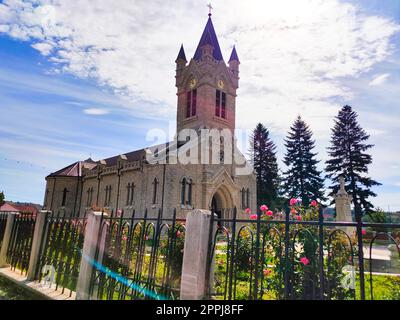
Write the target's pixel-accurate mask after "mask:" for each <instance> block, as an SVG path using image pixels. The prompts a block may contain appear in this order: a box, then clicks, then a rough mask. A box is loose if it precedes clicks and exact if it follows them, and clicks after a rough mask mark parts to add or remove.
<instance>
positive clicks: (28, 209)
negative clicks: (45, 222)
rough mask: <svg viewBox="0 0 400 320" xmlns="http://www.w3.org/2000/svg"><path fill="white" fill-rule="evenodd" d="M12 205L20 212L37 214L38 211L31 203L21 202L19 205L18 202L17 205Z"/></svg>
mask: <svg viewBox="0 0 400 320" xmlns="http://www.w3.org/2000/svg"><path fill="white" fill-rule="evenodd" d="M14 206H15V207H16V208H17V209H18V211H19V212H22V213H32V214H37V213H38V212H39V209H38V208H36V207H35V206H33V205H22V204H21V205H19V204H18V205H14Z"/></svg>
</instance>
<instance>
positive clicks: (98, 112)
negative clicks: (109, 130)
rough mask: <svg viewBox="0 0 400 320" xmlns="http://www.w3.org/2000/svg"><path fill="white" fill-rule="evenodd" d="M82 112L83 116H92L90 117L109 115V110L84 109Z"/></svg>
mask: <svg viewBox="0 0 400 320" xmlns="http://www.w3.org/2000/svg"><path fill="white" fill-rule="evenodd" d="M83 112H84V113H85V114H88V115H92V116H103V115H105V114H108V113H110V111H109V110H105V109H100V108H88V109H84V110H83Z"/></svg>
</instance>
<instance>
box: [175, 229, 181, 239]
mask: <svg viewBox="0 0 400 320" xmlns="http://www.w3.org/2000/svg"><path fill="white" fill-rule="evenodd" d="M176 236H177V237H178V238H179V237H180V236H181V232H180V231H179V230H178V231H177V232H176Z"/></svg>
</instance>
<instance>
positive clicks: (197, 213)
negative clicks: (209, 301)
mask: <svg viewBox="0 0 400 320" xmlns="http://www.w3.org/2000/svg"><path fill="white" fill-rule="evenodd" d="M216 225H217V223H216V221H215V220H214V226H213V228H212V233H211V235H212V236H211V239H210V227H211V212H210V211H207V210H199V209H197V210H194V211H192V212H190V213H189V215H188V216H187V219H186V232H185V248H184V254H183V266H182V277H181V296H180V298H181V300H202V299H204V298H206V297H207V293H208V288H209V287H210V285H211V282H212V279H213V276H212V274H213V263H210V265H209V263H208V262H209V261H208V260H209V257H208V255H209V253H210V249H211V248H212V244H211V243H210V242H212V240H213V238H214V236H213V235H214V234H215V231H216ZM210 279H211V280H210ZM207 282H208V283H207Z"/></svg>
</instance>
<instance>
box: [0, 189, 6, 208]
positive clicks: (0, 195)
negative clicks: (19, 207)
mask: <svg viewBox="0 0 400 320" xmlns="http://www.w3.org/2000/svg"><path fill="white" fill-rule="evenodd" d="M4 199H5V197H4V192H3V191H2V192H0V207H1V206H2V205H3V204H4Z"/></svg>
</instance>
